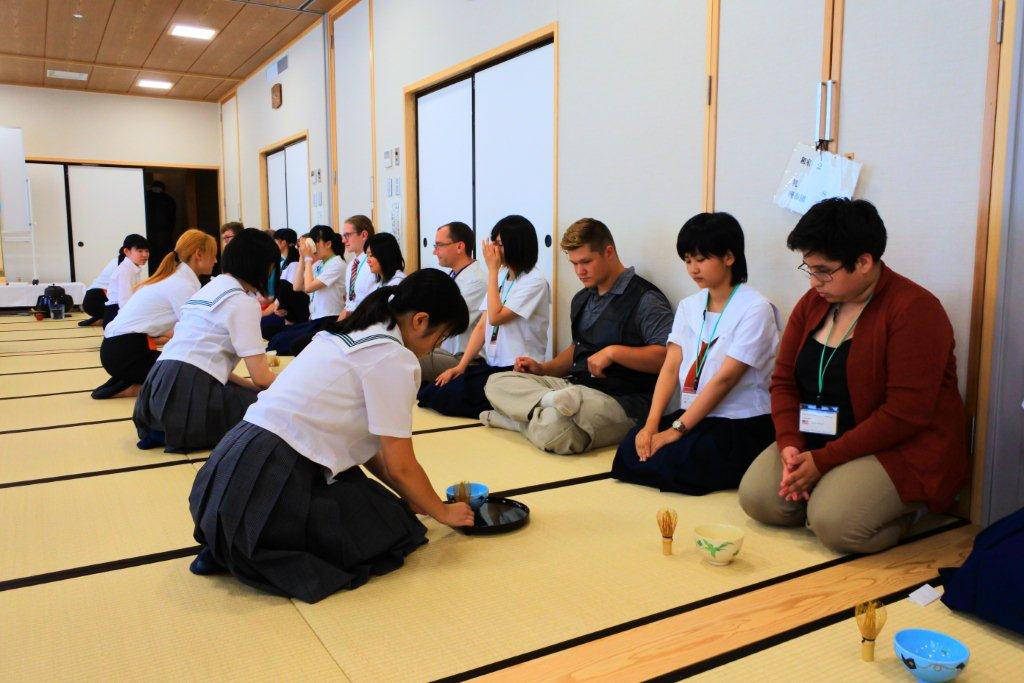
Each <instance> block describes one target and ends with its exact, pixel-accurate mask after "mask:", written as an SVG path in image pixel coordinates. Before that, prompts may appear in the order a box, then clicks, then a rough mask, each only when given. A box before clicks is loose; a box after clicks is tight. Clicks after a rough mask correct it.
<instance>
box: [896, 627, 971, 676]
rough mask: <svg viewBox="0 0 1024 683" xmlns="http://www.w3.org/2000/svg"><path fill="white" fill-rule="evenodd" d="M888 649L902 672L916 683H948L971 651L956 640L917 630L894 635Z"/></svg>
mask: <svg viewBox="0 0 1024 683" xmlns="http://www.w3.org/2000/svg"><path fill="white" fill-rule="evenodd" d="M892 647H893V650H895V651H896V656H897V657H899V658H900V662H902V663H903V668H905V669H906V670H907V672H908V673H910V674H911V675H912V676H913V677H914V678H916V679H917V680H919V681H951V680H953V679H954V678H956V677H957V676H959V675H960V672H961V671H963V670H964V667H966V666H967V660H969V659H970V658H971V651H970V650H968V649H967V646H966V645H964V644H963V643H961V642H960V641H959V640H957V639H956V638H952V637H950V636H947V635H946V634H945V633H939V632H938V631H926V630H925V629H920V628H908V629H904V630H902V631H899V632H897V633H896V635H895V636H893V639H892Z"/></svg>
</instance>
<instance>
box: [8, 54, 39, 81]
mask: <svg viewBox="0 0 1024 683" xmlns="http://www.w3.org/2000/svg"><path fill="white" fill-rule="evenodd" d="M44 73H46V69H45V67H44V66H43V63H42V62H30V61H27V60H24V59H14V58H11V57H0V81H4V82H5V83H24V84H25V85H42V84H43V74H44Z"/></svg>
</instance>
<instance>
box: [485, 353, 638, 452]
mask: <svg viewBox="0 0 1024 683" xmlns="http://www.w3.org/2000/svg"><path fill="white" fill-rule="evenodd" d="M568 386H571V385H570V384H569V382H567V381H565V380H564V379H561V378H560V377H541V376H539V375H530V374H526V373H523V372H499V373H497V374H495V375H492V376H491V378H490V379H488V380H487V386H486V387H485V388H484V393H485V394H486V395H487V400H488V401H490V402H491V405H492V406H494V409H495V410H497V411H498V412H500V413H502V414H503V415H505V416H507V417H509V418H511V419H512V420H514V421H516V422H518V423H519V424H520V428H519V431H520V432H521V433H522V434H523V436H525V437H526V438H527V439H529V441H530V443H532V444H533V445H534V446H536V447H537V448H540V449H541V450H545V451H548V452H551V453H559V454H561V455H568V454H574V453H583V452H584V451H588V450H590V449H593V448H603V447H604V446H610V445H611V444H617V443H619V442H620V441H622V437H624V436H625V435H626V432H628V431H629V430H630V429H631V428H632V427H633V420H632V419H631V418H630V417H629V416H628V415H626V412H625V411H624V410H623V409H622V406H620V405H619V403H618V401H616V400H615V399H614V398H612V397H611V396H609V395H608V394H605V393H603V392H600V391H598V390H596V389H591V388H590V387H578V389H579V390H580V393H581V395H582V397H583V400H582V402H581V403H580V410H579V412H578V413H576V414H575V415H573V416H572V417H566V416H565V415H562V414H561V413H560V412H558V411H557V410H556V409H555V408H542V407H540V406H539V405H537V404H538V403H540V399H541V397H542V396H544V394H546V393H548V392H549V391H553V390H556V389H564V388H565V387H568Z"/></svg>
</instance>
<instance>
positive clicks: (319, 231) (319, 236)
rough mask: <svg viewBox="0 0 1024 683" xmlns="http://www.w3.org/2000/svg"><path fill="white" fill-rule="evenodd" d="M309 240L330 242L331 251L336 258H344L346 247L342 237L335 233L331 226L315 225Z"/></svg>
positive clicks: (310, 232)
mask: <svg viewBox="0 0 1024 683" xmlns="http://www.w3.org/2000/svg"><path fill="white" fill-rule="evenodd" d="M309 238H310V239H311V240H313V241H314V242H330V243H331V250H332V251H333V252H334V255H335V256H344V254H345V245H344V244H343V243H342V241H341V235H339V234H338V233H336V232H334V229H333V228H332V227H331V226H329V225H314V226H313V229H312V230H310V231H309Z"/></svg>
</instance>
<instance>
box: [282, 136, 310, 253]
mask: <svg viewBox="0 0 1024 683" xmlns="http://www.w3.org/2000/svg"><path fill="white" fill-rule="evenodd" d="M284 165H285V185H286V187H287V188H288V189H287V192H288V227H289V228H291V229H292V230H294V231H295V233H296V234H298V235H301V234H303V233H306V232H309V228H310V227H311V226H310V223H309V145H308V143H307V142H306V141H305V140H303V141H301V142H296V143H295V144H293V145H289V146H288V147H285V149H284ZM277 227H284V226H277Z"/></svg>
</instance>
